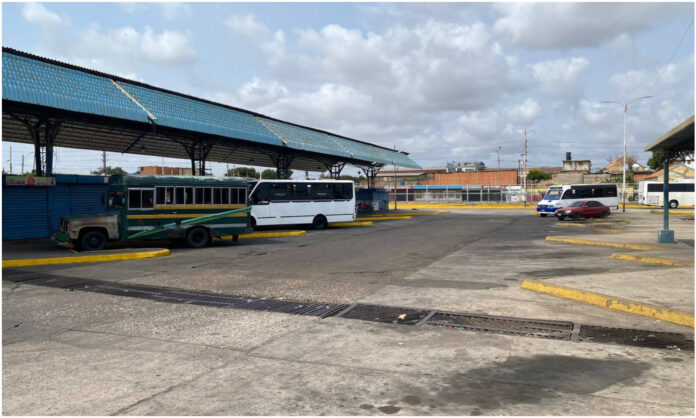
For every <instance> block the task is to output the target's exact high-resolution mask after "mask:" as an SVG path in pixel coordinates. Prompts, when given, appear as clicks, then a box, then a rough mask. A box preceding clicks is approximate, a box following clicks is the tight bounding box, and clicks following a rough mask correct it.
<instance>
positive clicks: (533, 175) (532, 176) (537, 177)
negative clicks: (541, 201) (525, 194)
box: [527, 168, 552, 181]
mask: <svg viewBox="0 0 696 418" xmlns="http://www.w3.org/2000/svg"><path fill="white" fill-rule="evenodd" d="M551 177H552V175H551V174H549V173H546V172H544V171H541V170H539V169H537V168H532V169H531V170H529V173H527V180H531V181H541V180H550V179H551Z"/></svg>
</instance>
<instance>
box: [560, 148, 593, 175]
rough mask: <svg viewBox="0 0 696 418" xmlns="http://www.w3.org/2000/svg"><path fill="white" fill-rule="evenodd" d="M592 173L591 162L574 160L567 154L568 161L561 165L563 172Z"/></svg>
mask: <svg viewBox="0 0 696 418" xmlns="http://www.w3.org/2000/svg"><path fill="white" fill-rule="evenodd" d="M590 171H592V162H591V161H590V160H573V158H572V156H571V154H570V153H569V152H566V159H565V160H564V161H563V163H562V164H561V172H576V173H577V172H580V173H589V172H590Z"/></svg>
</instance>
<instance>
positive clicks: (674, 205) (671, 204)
mask: <svg viewBox="0 0 696 418" xmlns="http://www.w3.org/2000/svg"><path fill="white" fill-rule="evenodd" d="M678 207H679V202H677V201H676V200H670V201H669V208H670V209H676V208H678Z"/></svg>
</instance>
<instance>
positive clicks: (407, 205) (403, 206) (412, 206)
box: [389, 202, 536, 209]
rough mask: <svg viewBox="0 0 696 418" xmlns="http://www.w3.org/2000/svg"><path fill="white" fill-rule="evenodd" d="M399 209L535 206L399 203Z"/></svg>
mask: <svg viewBox="0 0 696 418" xmlns="http://www.w3.org/2000/svg"><path fill="white" fill-rule="evenodd" d="M398 207H400V208H401V209H532V208H534V207H536V205H531V204H530V205H527V206H526V207H525V206H524V205H517V204H480V205H477V204H473V205H471V204H465V203H462V204H459V203H399V204H398ZM389 208H391V209H393V208H394V203H393V202H392V203H390V204H389Z"/></svg>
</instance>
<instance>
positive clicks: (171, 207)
mask: <svg viewBox="0 0 696 418" xmlns="http://www.w3.org/2000/svg"><path fill="white" fill-rule="evenodd" d="M245 207H246V205H155V210H177V209H189V210H190V209H228V210H230V209H241V208H245Z"/></svg>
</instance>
